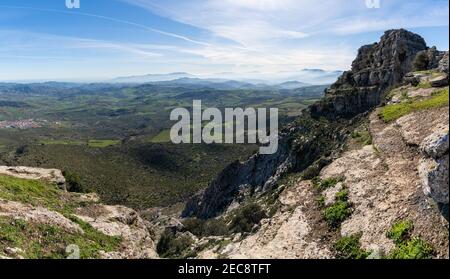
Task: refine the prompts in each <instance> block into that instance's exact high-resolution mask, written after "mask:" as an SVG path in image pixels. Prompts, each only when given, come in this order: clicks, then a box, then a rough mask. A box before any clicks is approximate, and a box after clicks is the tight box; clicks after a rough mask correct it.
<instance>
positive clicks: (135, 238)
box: [0, 167, 158, 259]
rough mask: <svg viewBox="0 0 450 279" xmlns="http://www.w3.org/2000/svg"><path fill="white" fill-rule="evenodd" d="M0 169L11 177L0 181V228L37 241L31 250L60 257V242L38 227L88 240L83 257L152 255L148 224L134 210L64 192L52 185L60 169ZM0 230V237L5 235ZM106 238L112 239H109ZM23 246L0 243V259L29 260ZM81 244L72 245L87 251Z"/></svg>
mask: <svg viewBox="0 0 450 279" xmlns="http://www.w3.org/2000/svg"><path fill="white" fill-rule="evenodd" d="M0 170H1V171H0V176H5V175H7V176H13V177H15V178H16V179H3V180H2V182H1V183H0V226H4V225H7V226H11V227H10V228H9V229H10V230H12V231H13V232H14V233H15V234H17V237H19V238H20V237H26V238H31V239H30V240H29V241H30V243H35V242H38V243H43V244H42V247H41V245H39V247H37V248H36V249H37V250H36V251H35V250H33V253H37V252H42V251H45V252H43V254H42V255H45V253H54V254H55V255H58V257H65V256H66V255H65V254H64V251H65V250H64V249H65V248H66V246H65V245H67V244H66V243H64V241H65V240H64V239H63V238H58V239H55V238H54V235H53V234H52V233H50V234H49V235H47V234H46V233H45V232H43V231H42V230H52V232H58V233H61V234H62V235H67V238H68V239H78V240H80V241H81V242H83V243H84V242H86V243H90V244H91V245H92V247H94V248H92V249H94V251H92V250H91V251H90V253H89V256H87V255H85V256H83V258H84V257H95V258H107V259H142V258H158V255H157V253H156V245H155V242H154V239H155V235H154V233H153V230H152V226H151V224H149V223H148V222H147V221H145V220H144V219H143V218H141V217H140V216H139V214H138V213H137V212H136V211H135V210H133V209H131V208H127V207H125V206H120V205H116V206H112V205H104V204H101V203H99V199H98V196H97V195H96V194H79V193H70V192H67V191H65V190H61V189H58V188H57V185H56V184H60V185H61V183H58V182H62V181H63V176H62V174H61V171H60V170H56V169H38V168H28V167H0ZM29 180H41V182H39V183H34V182H32V181H29ZM16 220H20V222H22V223H23V224H24V225H23V226H25V227H26V228H27V229H26V230H20V229H17V227H16V226H17V224H16ZM22 223H21V224H22ZM89 225H90V226H89ZM2 232H4V231H2ZM1 234H2V233H0V239H1V238H2V237H5V235H1ZM52 237H53V238H52ZM112 239H117V240H118V241H117V242H115V241H114V243H112V242H111V241H112ZM49 241H51V242H55V241H56V242H58V241H61V243H59V242H58V243H57V244H55V245H54V246H53V244H54V243H52V244H49ZM45 243H46V244H45ZM106 243H109V244H106ZM73 244H76V245H78V243H73ZM27 245H28V244H26V243H21V242H20V241H19V242H15V241H8V240H6V241H5V242H2V241H0V258H15V259H16V258H17V259H20V258H29V257H30V249H29V247H28V246H27ZM30 245H31V244H30ZM103 245H105V246H103ZM108 245H111V247H110V246H108ZM16 246H19V247H16ZM81 246H82V245H81V244H80V247H77V249H88V250H89V249H91V248H86V247H81ZM67 247H68V246H67ZM33 249H34V248H33ZM95 249H97V250H95ZM84 252H86V251H84ZM91 252H92V253H91ZM3 253H6V254H5V255H3ZM36 255H37V254H36ZM31 256H33V257H34V256H35V255H34V254H31Z"/></svg>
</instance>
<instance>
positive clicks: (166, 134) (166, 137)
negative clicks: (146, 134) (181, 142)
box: [150, 129, 170, 143]
mask: <svg viewBox="0 0 450 279" xmlns="http://www.w3.org/2000/svg"><path fill="white" fill-rule="evenodd" d="M150 142H153V143H162V142H170V129H167V130H163V131H161V132H160V133H159V134H157V135H156V136H154V137H153V138H152V139H151V140H150Z"/></svg>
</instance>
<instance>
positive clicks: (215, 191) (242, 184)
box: [182, 135, 295, 218]
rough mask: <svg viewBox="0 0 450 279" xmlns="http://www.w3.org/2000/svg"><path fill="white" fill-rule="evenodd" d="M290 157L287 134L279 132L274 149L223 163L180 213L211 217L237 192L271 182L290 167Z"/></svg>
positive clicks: (254, 188)
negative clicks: (245, 158)
mask: <svg viewBox="0 0 450 279" xmlns="http://www.w3.org/2000/svg"><path fill="white" fill-rule="evenodd" d="M294 160H295V159H294V156H293V154H292V153H291V150H290V144H289V137H288V135H283V136H281V138H280V141H279V146H278V150H277V152H276V153H274V154H271V155H261V154H255V155H253V156H252V157H250V158H249V159H248V160H247V161H245V162H239V161H237V162H234V163H232V164H231V165H229V166H228V167H226V168H225V169H224V170H223V171H222V172H221V173H220V174H219V175H218V177H217V178H216V179H214V180H213V181H212V182H211V184H210V185H209V187H208V188H207V189H206V190H205V191H204V192H202V193H199V194H198V195H196V196H194V197H193V198H191V199H190V200H189V201H188V203H187V204H186V207H185V209H184V211H183V213H182V216H184V217H187V216H197V217H199V218H211V217H215V216H217V215H218V214H220V213H222V212H223V211H224V210H225V209H226V208H227V207H228V206H229V205H230V204H231V203H232V202H233V201H235V200H236V199H239V196H242V197H243V196H245V195H246V193H247V192H249V191H258V190H264V189H267V188H270V187H271V186H273V184H274V183H275V182H276V181H277V179H278V178H279V177H280V175H282V174H283V173H285V172H287V171H288V170H289V169H291V168H292V166H293V165H294V164H295V162H294Z"/></svg>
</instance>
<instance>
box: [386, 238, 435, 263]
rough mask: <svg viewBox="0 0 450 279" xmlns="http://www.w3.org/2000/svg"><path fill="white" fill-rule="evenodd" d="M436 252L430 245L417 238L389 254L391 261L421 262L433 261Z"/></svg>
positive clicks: (397, 247)
mask: <svg viewBox="0 0 450 279" xmlns="http://www.w3.org/2000/svg"><path fill="white" fill-rule="evenodd" d="M433 253H434V250H433V247H431V245H430V244H428V243H427V242H426V241H424V240H423V239H421V238H419V237H415V238H413V239H411V240H408V241H406V242H405V243H403V244H400V245H397V246H396V247H395V248H394V250H392V251H391V253H389V256H388V258H389V259H404V260H420V259H431V258H432V256H433Z"/></svg>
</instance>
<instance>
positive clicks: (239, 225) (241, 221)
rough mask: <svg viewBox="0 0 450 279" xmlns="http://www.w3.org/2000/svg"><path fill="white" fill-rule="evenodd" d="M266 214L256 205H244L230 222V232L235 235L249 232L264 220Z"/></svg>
mask: <svg viewBox="0 0 450 279" xmlns="http://www.w3.org/2000/svg"><path fill="white" fill-rule="evenodd" d="M266 217H267V215H266V212H265V211H264V210H263V209H262V208H261V206H259V205H258V204H256V203H250V204H247V205H245V206H244V207H243V208H242V209H241V210H239V212H237V213H236V215H234V217H233V219H232V220H231V224H230V230H231V231H233V232H237V233H240V232H241V233H242V232H251V231H252V229H253V227H254V226H255V225H257V224H259V222H260V221H261V220H262V219H264V218H266Z"/></svg>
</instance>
